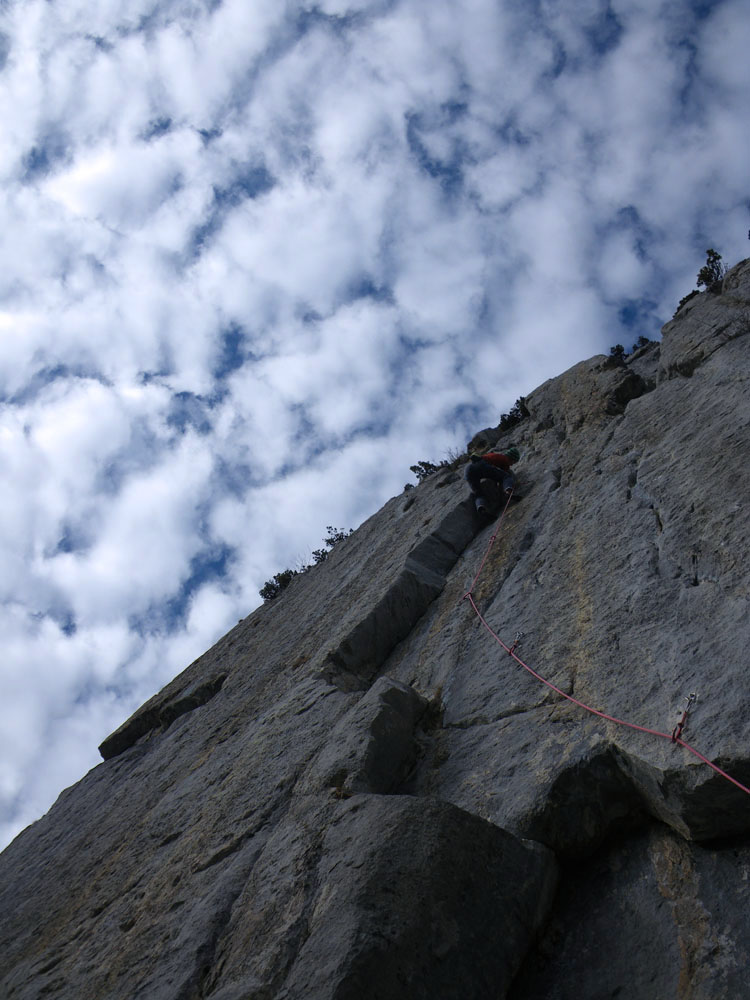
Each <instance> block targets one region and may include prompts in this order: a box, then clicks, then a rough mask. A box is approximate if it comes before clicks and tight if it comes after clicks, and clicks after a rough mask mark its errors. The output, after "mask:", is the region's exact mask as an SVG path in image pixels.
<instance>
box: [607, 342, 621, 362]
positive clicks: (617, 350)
mask: <svg viewBox="0 0 750 1000" xmlns="http://www.w3.org/2000/svg"><path fill="white" fill-rule="evenodd" d="M609 356H610V357H611V358H614V359H615V361H618V362H623V363H624V362H625V348H624V347H623V346H622V344H615V346H614V347H610V349H609Z"/></svg>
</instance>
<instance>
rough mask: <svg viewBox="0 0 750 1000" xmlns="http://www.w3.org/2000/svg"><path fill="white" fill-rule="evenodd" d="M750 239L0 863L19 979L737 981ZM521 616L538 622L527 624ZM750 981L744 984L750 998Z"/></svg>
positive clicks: (439, 480) (37, 990) (710, 993)
mask: <svg viewBox="0 0 750 1000" xmlns="http://www.w3.org/2000/svg"><path fill="white" fill-rule="evenodd" d="M748 334H750V262H743V263H742V264H739V265H737V266H736V267H735V268H733V269H732V270H731V271H730V272H729V274H728V275H727V276H726V278H725V280H724V283H723V289H722V292H721V294H713V293H703V294H701V295H697V296H694V297H693V298H691V299H690V300H689V301H688V302H687V303H685V305H684V306H683V307H682V308H681V309H680V310H679V311H678V313H677V315H676V317H675V318H674V320H672V321H671V322H670V323H668V324H667V325H666V326H665V328H664V331H663V341H662V343H661V344H652V345H649V346H646V347H644V348H642V349H641V350H639V351H638V352H636V354H634V355H632V356H631V357H630V358H628V359H627V363H626V364H617V363H616V362H615V361H613V359H610V358H606V357H604V356H601V357H596V358H592V359H591V360H589V361H585V362H582V363H580V364H578V365H576V366H575V367H573V368H571V369H570V370H569V371H567V372H565V373H564V374H563V375H561V376H559V377H558V378H556V379H553V380H551V381H549V382H547V383H545V384H544V385H542V386H540V387H539V388H538V389H537V390H536V391H535V392H533V393H531V395H530V396H529V397H528V398H527V400H526V406H527V408H528V411H529V416H528V417H527V418H525V419H524V420H523V421H522V422H521V423H519V424H518V425H517V426H515V427H514V428H512V430H510V431H507V432H505V433H503V434H502V435H501V434H499V432H498V431H497V430H494V431H493V430H492V429H488V430H485V431H482V432H481V433H480V434H479V435H478V436H477V438H476V439H475V441H476V442H479V441H483V442H485V443H497V444H498V445H499V446H500V447H501V448H502V447H504V446H505V447H507V446H508V445H509V444H510V442H511V441H513V442H514V443H516V444H517V445H518V447H519V448H520V449H521V452H522V461H521V462H520V463H519V465H518V466H517V469H518V472H519V491H520V492H521V493H522V495H523V500H522V501H521V502H520V503H518V504H514V505H512V506H510V507H509V508H508V510H507V512H506V514H505V515H504V517H503V519H502V522H501V523H500V525H499V530H496V529H497V522H495V523H493V524H490V525H488V524H487V523H486V522H481V523H480V522H479V521H478V520H477V519H476V515H475V513H474V511H473V507H472V504H471V503H470V501H469V499H468V492H467V487H466V485H465V483H464V481H463V478H462V473H463V470H462V467H461V465H460V464H459V465H458V466H457V467H456V468H455V469H454V468H441V469H439V470H438V471H437V472H436V473H434V474H433V475H432V476H430V477H429V478H428V479H427V480H425V481H424V482H423V483H422V484H420V485H419V486H418V487H417V488H416V489H414V490H411V491H408V492H405V493H404V494H402V495H401V496H398V497H395V498H394V499H392V500H391V501H389V502H388V503H387V504H386V505H385V507H384V508H383V509H382V510H381V511H379V512H378V513H377V514H375V515H374V516H373V517H372V518H370V519H369V520H368V521H367V522H365V524H363V525H362V526H361V527H360V528H359V529H358V530H357V531H356V532H355V533H354V534H353V535H351V536H349V537H347V538H345V539H344V540H343V541H341V542H339V543H338V544H337V545H336V546H335V548H334V549H333V550H332V552H331V555H330V558H329V559H327V560H326V561H325V562H324V563H322V564H320V565H319V566H316V567H315V568H313V569H312V570H310V571H308V572H307V573H305V574H303V575H301V576H299V577H296V578H294V580H293V581H292V583H291V585H290V586H289V587H288V589H287V590H286V591H284V592H283V594H282V595H281V596H280V597H278V598H277V599H276V600H275V601H273V602H272V603H270V604H267V605H264V606H263V607H261V608H259V609H258V610H257V611H255V612H253V613H252V614H251V615H249V616H248V617H247V618H246V619H244V620H243V621H242V622H240V623H239V624H238V625H237V626H236V627H235V628H234V629H233V630H232V631H231V632H230V633H229V634H228V635H226V636H225V637H224V638H223V639H221V640H220V641H219V642H218V643H217V644H216V645H215V646H214V647H213V649H211V650H209V651H208V652H207V653H206V654H204V656H202V657H200V658H199V659H198V660H197V661H196V662H195V663H193V664H192V665H191V666H190V667H188V669H187V670H186V671H184V673H183V674H181V675H180V676H179V677H177V678H176V679H175V680H174V681H173V682H172V683H171V684H169V685H168V686H167V687H166V688H165V689H164V690H163V691H161V692H160V693H159V694H158V695H156V696H155V697H154V698H152V699H151V700H150V701H149V702H148V703H147V704H146V705H144V706H143V707H142V708H141V709H140V710H139V711H138V712H136V713H135V715H134V716H133V717H132V718H131V719H129V720H128V721H127V722H125V723H124V724H123V725H122V726H121V727H120V728H119V729H118V730H117V731H116V732H115V733H114V734H112V736H110V737H109V738H108V739H107V740H105V742H104V743H103V744H102V747H101V750H102V756H103V757H104V758H105V759H104V762H103V763H102V764H100V765H99V766H98V767H97V768H95V769H94V770H93V771H91V772H90V773H89V774H88V775H87V776H86V777H85V778H84V779H83V780H82V781H81V782H79V783H78V784H77V785H76V786H74V787H73V788H70V789H68V790H67V791H65V792H64V793H63V794H62V795H61V796H60V798H59V800H58V802H57V803H56V804H55V806H54V807H53V808H52V809H51V810H50V812H49V813H48V814H47V816H45V817H44V818H43V819H42V820H40V821H39V822H38V823H35V824H34V825H33V826H31V827H30V828H29V829H28V830H26V831H24V832H23V833H22V834H21V835H20V836H19V837H18V838H17V839H16V840H15V841H14V843H13V844H12V845H11V846H10V847H9V848H8V849H7V850H6V851H5V852H4V853H3V854H2V856H0V995H1V996H3V997H7V998H8V1000H38V998H40V997H45V998H46V997H49V998H64V1000H82V998H83V1000H87V998H92V1000H131V998H133V997H136V996H137V997H144V998H148V1000H203V998H211V1000H292V998H303V997H304V998H318V997H319V998H324V997H325V998H328V997H330V998H337V1000H348V998H352V1000H354V998H373V1000H374V998H380V997H382V998H389V1000H398V998H403V1000H411V998H414V997H428V996H429V997H434V998H443V997H444V998H453V997H456V998H459V997H460V998H461V1000H471V998H476V1000H485V998H487V997H503V996H506V995H507V996H510V997H512V998H514V1000H531V998H537V997H539V998H541V997H544V998H568V997H570V998H575V1000H595V998H599V997H604V996H623V997H628V1000H640V998H642V1000H654V998H655V997H665V998H666V997H680V998H687V1000H699V998H701V1000H704V998H705V1000H708V998H717V997H724V996H738V997H739V996H743V995H747V985H746V978H747V969H748V967H750V895H749V894H750V876H749V874H748V873H749V871H750V868H749V867H748V866H749V865H750V796H748V795H746V794H744V793H743V792H742V791H741V790H739V789H738V788H736V787H735V786H734V785H732V784H731V783H730V782H728V781H726V780H725V779H724V778H722V777H720V776H719V775H717V774H716V773H715V772H714V771H713V770H711V769H710V768H709V767H708V766H707V765H705V764H704V763H702V762H701V761H700V760H699V759H698V758H697V757H696V756H694V755H693V754H691V753H690V752H689V751H688V750H687V749H685V748H683V747H680V746H678V745H675V744H673V743H672V742H671V741H670V740H669V739H665V738H661V737H654V736H651V735H648V734H646V733H642V732H640V731H636V730H633V729H628V728H624V727H621V726H617V725H615V724H613V723H610V722H606V721H604V720H602V719H601V718H599V717H596V716H594V715H591V714H589V713H586V712H585V711H583V710H582V709H581V708H579V707H577V706H576V705H574V704H572V703H570V702H568V701H566V700H564V699H563V698H561V697H560V695H559V694H556V693H555V692H553V691H552V690H550V689H549V688H547V687H545V686H544V685H543V684H541V683H540V682H539V681H538V680H537V679H536V678H535V677H533V676H532V675H531V674H529V673H527V672H526V671H524V670H523V668H522V667H521V666H519V665H518V664H517V663H516V662H515V661H514V660H512V659H511V658H510V657H509V656H508V655H507V653H506V652H505V651H504V650H503V648H502V647H501V646H500V645H499V644H498V643H497V642H496V641H495V640H494V638H493V637H492V636H491V635H490V634H489V633H488V631H487V630H486V629H485V628H484V627H483V626H482V625H481V623H480V622H479V620H478V618H477V617H476V615H475V614H474V612H473V610H472V608H471V606H470V604H469V602H468V601H467V600H466V599H465V595H466V593H467V590H468V589H469V588H470V587H471V586H472V581H473V579H474V577H475V574H476V572H477V570H478V569H479V566H480V563H481V561H482V559H483V557H484V556H485V553H487V551H488V546H490V542H491V539H492V537H493V535H495V534H496V537H495V540H494V543H493V544H492V545H491V547H490V548H489V555H488V556H487V559H486V562H485V563H484V567H483V569H482V572H481V574H480V576H479V578H478V580H477V581H476V583H475V584H474V587H473V594H474V599H475V601H476V603H477V607H478V608H479V610H480V611H481V613H482V615H483V616H484V618H485V620H486V621H487V623H488V625H489V626H490V627H491V628H492V629H493V630H494V631H495V632H496V633H497V635H498V636H500V637H501V638H502V639H503V641H504V642H505V643H506V644H507V645H510V644H512V643H513V641H514V640H515V639H516V637H517V636H518V637H519V640H520V644H519V645H518V647H517V653H518V655H519V656H520V657H521V659H522V660H523V661H524V662H526V663H527V664H528V665H529V666H530V667H532V668H533V669H534V670H535V671H537V672H538V673H539V674H541V675H542V676H544V677H545V678H547V679H548V680H549V681H550V682H552V683H554V684H555V685H556V686H557V687H558V688H560V689H561V690H562V691H565V692H566V693H568V694H571V695H573V696H574V697H575V698H577V699H579V700H580V701H582V702H584V703H586V704H588V705H590V706H592V707H594V708H596V709H599V710H601V711H604V712H606V713H607V714H609V715H612V716H615V717H618V718H621V719H625V720H627V721H630V722H632V723H635V724H636V725H639V726H643V727H646V728H648V729H653V730H657V731H659V732H664V733H667V734H669V733H671V731H672V729H673V727H674V726H675V724H676V723H677V721H678V719H679V717H680V710H681V708H682V706H683V704H684V699H685V698H686V697H687V696H688V695H689V694H690V693H691V692H696V693H697V695H698V700H697V702H696V704H695V705H694V707H693V709H692V711H691V714H690V716H689V717H688V719H687V722H686V725H685V729H684V732H683V738H684V739H685V740H686V742H687V743H689V744H691V745H693V746H695V747H696V748H697V749H698V750H699V751H700V752H701V753H702V754H703V755H705V756H706V757H707V758H709V759H710V760H712V761H714V762H716V763H717V764H718V765H719V766H720V767H722V768H723V769H724V770H726V771H727V772H728V773H730V774H731V775H732V776H733V777H735V778H736V779H737V780H738V781H740V782H742V783H744V784H745V785H749V784H750V685H749V684H748V682H747V657H746V650H747V648H748V645H750V613H749V612H750V592H749V589H748V572H747V566H748V530H749V527H750V516H749V505H750V500H748V497H749V496H750V473H749V472H748V465H747V456H748V454H750V431H749V428H748V425H749V424H750V391H749V386H748V375H749V373H750V365H749V364H748V348H749V345H750V338H749V337H748ZM520 633H523V634H522V635H520ZM743 990H744V991H745V992H744V993H743Z"/></svg>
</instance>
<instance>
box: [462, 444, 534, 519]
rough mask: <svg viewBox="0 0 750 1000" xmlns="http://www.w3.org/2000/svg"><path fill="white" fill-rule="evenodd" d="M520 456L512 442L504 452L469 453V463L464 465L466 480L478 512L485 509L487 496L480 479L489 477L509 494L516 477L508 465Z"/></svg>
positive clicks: (512, 463)
mask: <svg viewBox="0 0 750 1000" xmlns="http://www.w3.org/2000/svg"><path fill="white" fill-rule="evenodd" d="M520 457H521V456H520V454H519V452H518V448H516V446H515V445H514V444H512V445H511V446H510V448H508V450H507V451H506V452H505V453H504V454H503V453H502V452H499V451H488V452H486V453H485V454H483V455H480V454H474V455H471V463H470V464H469V465H467V466H466V482H467V483H468V484H469V486H470V487H471V492H472V495H473V497H474V505H475V507H476V509H477V510H478V511H479V512H480V513H481V512H483V511H486V510H487V497H486V496H485V494H484V492H483V489H482V480H483V479H491V480H493V481H494V482H496V483H499V484H500V486H501V487H502V489H503V490H504V492H505V493H506V494H507V495H510V494H511V493H512V492H513V488H514V487H515V485H516V477H515V476H514V475H513V473H512V472H511V468H510V467H511V465H514V464H515V463H516V462H517V461H518V459H519V458H520Z"/></svg>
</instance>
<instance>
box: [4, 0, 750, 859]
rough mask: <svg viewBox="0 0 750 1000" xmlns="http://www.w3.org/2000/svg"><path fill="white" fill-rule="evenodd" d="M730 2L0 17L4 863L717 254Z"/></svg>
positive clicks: (728, 115) (15, 3)
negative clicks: (222, 664)
mask: <svg viewBox="0 0 750 1000" xmlns="http://www.w3.org/2000/svg"><path fill="white" fill-rule="evenodd" d="M749 51H750V7H748V5H747V3H746V0H702V2H693V3H690V2H686V0H565V2H564V3H563V2H562V0H462V2H460V3H457V2H456V0H370V2H367V0H318V2H305V0H296V2H295V0H156V2H155V0H0V123H1V125H0V127H1V128H2V142H0V174H1V177H2V180H1V184H2V186H1V189H0V190H1V191H2V197H1V198H0V212H1V213H2V218H1V220H0V231H1V233H2V237H1V238H0V473H1V476H2V479H1V481H2V488H1V489H0V566H1V567H2V573H1V574H0V628H1V629H2V636H3V643H2V656H1V657H0V846H3V845H4V844H6V843H7V842H8V841H9V840H10V839H11V838H12V837H13V836H14V835H15V834H16V833H17V832H18V831H19V830H20V829H22V828H23V827H24V826H26V825H27V824H28V823H30V822H32V821H33V820H35V819H37V818H38V817H39V816H41V815H42V814H43V813H44V812H45V811H46V810H47V809H48V808H49V807H50V805H51V804H52V803H53V801H54V800H55V798H56V797H57V795H58V794H59V793H60V791H61V790H62V789H63V788H64V787H66V786H68V785H70V784H72V783H73V782H75V781H77V780H78V779H79V778H80V777H82V776H83V774H85V773H86V771H87V770H88V769H89V768H91V767H93V766H94V765H95V764H96V763H97V762H98V761H99V759H100V758H99V754H98V751H97V746H98V744H99V743H100V742H101V741H102V739H104V737H106V736H107V735H108V734H109V733H110V732H112V731H113V730H114V729H115V728H116V727H117V726H118V725H120V724H121V723H122V722H123V721H124V720H125V718H127V717H128V716H129V715H130V714H131V712H132V711H133V710H134V709H135V708H137V707H138V706H139V705H140V704H141V703H142V702H143V701H145V700H146V698H148V697H150V696H151V695H152V694H153V693H154V692H156V691H157V690H159V689H160V688H161V687H162V686H163V685H164V684H165V683H166V682H167V681H169V680H170V679H171V678H172V677H174V676H175V675H176V674H177V673H178V672H179V671H180V670H182V669H183V668H184V667H185V666H187V665H188V663H190V662H191V661H192V660H193V659H194V658H195V657H196V656H198V655H199V654H200V653H201V652H203V651H204V650H205V649H207V648H208V647H209V646H210V645H211V644H212V643H213V642H214V641H215V640H216V639H217V638H218V637H220V636H221V635H223V634H224V633H225V632H226V631H227V630H228V629H229V628H230V627H231V626H232V625H233V624H235V623H236V622H237V621H238V619H240V618H243V617H244V616H246V615H247V614H248V613H249V612H250V611H251V610H252V609H253V608H254V607H256V606H257V605H258V604H259V603H260V600H261V599H260V597H259V594H258V591H259V589H260V588H261V587H262V586H263V584H264V582H265V581H266V580H268V579H270V578H271V577H272V576H273V575H274V573H276V572H278V571H279V570H281V569H284V568H286V567H290V566H291V567H294V566H297V565H300V564H303V563H305V562H309V561H310V555H311V552H312V550H314V549H317V548H319V547H321V543H322V539H323V538H324V537H325V536H326V534H327V530H326V529H327V526H328V525H332V526H334V527H335V528H337V529H339V530H348V529H349V528H352V527H356V526H357V525H358V524H360V523H361V522H362V521H363V520H364V519H365V518H366V517H368V516H369V515H371V514H372V513H374V512H375V511H376V510H377V509H378V508H379V507H380V506H381V505H382V504H383V503H384V502H385V501H386V500H387V499H388V498H389V497H391V496H394V495H396V494H398V493H399V492H401V490H402V489H403V487H404V484H405V483H407V482H414V477H413V475H412V474H411V473H410V471H409V466H410V465H412V464H414V463H416V462H418V461H421V460H429V461H433V462H439V461H440V460H441V459H443V458H445V457H446V456H447V455H448V454H449V452H456V451H462V450H463V449H464V447H465V445H466V442H467V441H468V439H469V438H470V437H471V436H472V435H473V434H474V433H475V432H476V431H477V430H479V429H481V428H483V427H487V426H490V425H494V424H497V423H498V421H499V418H500V415H501V413H503V412H507V411H508V410H510V409H511V407H512V406H513V403H514V402H515V400H516V399H517V398H518V397H519V396H521V395H524V394H527V393H528V392H530V391H531V390H532V389H534V388H535V387H536V386H538V385H539V384H541V383H542V382H543V381H545V380H546V379H547V378H551V377H553V376H555V375H557V374H559V373H561V372H562V371H564V370H565V369H566V368H568V367H570V366H571V365H573V364H575V363H577V362H578V361H581V360H583V359H584V358H588V357H590V356H592V355H594V354H597V353H608V352H609V348H610V347H611V346H613V345H614V344H616V343H622V344H623V345H624V346H625V347H626V348H628V349H629V347H630V346H631V344H632V343H633V342H634V341H635V340H637V338H638V337H639V336H647V337H649V338H658V337H659V330H660V327H661V326H662V324H663V323H665V322H666V321H667V320H669V319H670V318H671V316H672V314H673V312H674V310H675V308H676V305H677V303H678V301H679V300H680V299H681V298H682V296H684V295H685V294H687V293H688V292H689V291H690V290H691V289H692V288H694V287H695V283H696V275H697V272H698V269H699V268H700V267H701V266H702V264H703V263H705V251H706V249H707V248H708V247H715V248H716V249H717V250H718V251H719V252H720V253H721V254H722V255H723V257H724V260H725V261H726V262H727V263H729V264H733V263H735V262H736V261H737V260H740V259H742V258H744V257H746V256H748V254H749V253H750V246H749V245H748V242H747V231H748V226H749V225H750V183H749V180H750V178H749V176H748V164H750V131H749V129H748V106H750V60H749V59H748V56H747V53H748V52H749Z"/></svg>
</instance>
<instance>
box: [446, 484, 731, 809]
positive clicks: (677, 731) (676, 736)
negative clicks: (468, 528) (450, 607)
mask: <svg viewBox="0 0 750 1000" xmlns="http://www.w3.org/2000/svg"><path fill="white" fill-rule="evenodd" d="M512 495H513V493H512V491H511V493H509V494H508V499H507V501H506V503H505V506H504V507H503V510H502V513H501V514H500V517H499V518H498V520H497V524H496V526H495V531H494V533H493V535H492V537H491V538H490V542H489V545H488V546H487V550H486V551H485V553H484V556H483V557H482V561H481V563H480V564H479V569H478V570H477V573H476V576H475V577H474V579H473V580H472V581H471V586H470V587H469V589H468V590H467V592H466V593H465V594H464V596H463V599H464V600H468V601H469V603H470V604H471V606H472V608H473V609H474V612H475V614H476V616H477V618H478V619H479V621H480V622H481V623H482V625H484V627H485V628H486V629H487V631H488V632H489V634H490V635H491V636H492V638H493V639H494V640H495V641H496V642H497V643H499V644H500V645H501V646H502V647H503V649H504V650H505V652H506V653H507V654H508V655H509V656H512V657H513V659H514V660H515V661H516V663H517V664H518V665H519V666H521V667H523V669H524V670H526V671H528V672H529V673H530V674H531V676H532V677H535V678H536V679H537V680H538V681H540V682H541V683H542V684H544V685H546V686H547V687H548V688H550V689H551V690H552V691H554V692H555V693H556V694H559V695H560V696H561V697H563V698H565V699H567V700H568V701H571V702H573V704H574V705H578V707H579V708H582V709H584V710H585V711H586V712H590V713H591V714H592V715H598V716H599V718H600V719H604V720H605V721H607V722H613V723H614V724H615V725H617V726H626V727H627V728H628V729H637V730H638V731H639V732H641V733H648V734H649V736H659V737H660V738H662V739H665V740H669V741H670V742H671V743H676V744H677V745H678V746H681V747H684V749H685V750H689V751H690V753H691V754H693V755H694V756H696V757H697V758H698V759H699V760H701V761H702V762H703V763H704V764H708V766H709V767H710V768H712V769H713V770H714V771H715V772H716V773H717V774H719V775H721V777H722V778H726V780H727V781H731V783H732V784H733V785H736V786H737V788H739V789H740V790H741V791H743V792H745V793H746V794H747V795H750V788H747V787H746V786H745V785H743V784H742V783H741V782H739V781H737V779H736V778H733V777H732V776H731V774H727V772H726V771H722V769H721V768H720V767H718V766H717V765H716V764H714V763H713V762H712V761H710V760H709V759H708V757H704V756H703V754H702V753H700V752H699V751H698V750H696V749H695V747H692V746H690V744H689V743H686V742H685V741H684V740H683V739H682V738H681V737H682V730H683V727H684V726H685V723H686V721H687V717H688V713H689V712H690V709H691V708H692V705H693V702H694V701H695V699H696V695H694V694H691V695H690V697H689V698H688V699H687V706H686V707H685V710H684V711H683V713H682V718H681V719H680V721H679V722H678V723H677V725H676V726H675V728H674V730H673V731H672V732H671V733H663V732H661V731H660V730H658V729H648V728H647V727H646V726H638V725H636V724H635V723H634V722H627V721H626V720H625V719H618V718H616V717H615V716H614V715H607V713H606V712H600V711H599V710H598V709H596V708H592V707H591V705H586V704H585V703H584V702H582V701H579V700H578V698H574V697H573V695H571V694H566V693H565V692H564V691H563V690H561V689H560V688H559V687H557V685H555V684H553V683H552V682H551V681H548V680H547V679H546V678H544V677H542V675H541V674H538V673H537V672H536V670H532V668H531V667H530V666H529V665H528V664H527V663H524V662H523V660H522V659H521V658H520V657H519V656H517V654H516V648H517V647H518V644H519V642H520V641H521V637H522V635H523V633H522V632H517V633H516V638H515V640H514V641H513V645H512V646H506V645H505V643H504V642H503V640H502V639H501V638H500V636H499V635H497V633H496V632H494V631H493V629H492V628H491V627H490V625H489V624H488V623H487V621H486V620H485V618H484V616H483V615H482V613H481V612H480V610H479V608H478V607H477V605H476V603H475V601H474V587H475V586H476V583H477V580H478V579H479V577H480V575H481V573H482V570H483V568H484V564H485V562H486V561H487V557H488V556H489V554H490V549H491V548H492V546H493V545H494V544H495V539H496V538H497V535H498V531H499V530H500V524H501V522H502V520H503V518H504V517H505V512H506V511H507V509H508V505H509V504H510V500H511V497H512Z"/></svg>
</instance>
